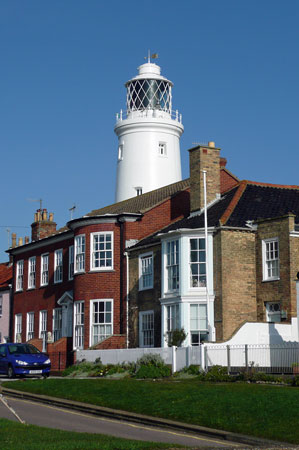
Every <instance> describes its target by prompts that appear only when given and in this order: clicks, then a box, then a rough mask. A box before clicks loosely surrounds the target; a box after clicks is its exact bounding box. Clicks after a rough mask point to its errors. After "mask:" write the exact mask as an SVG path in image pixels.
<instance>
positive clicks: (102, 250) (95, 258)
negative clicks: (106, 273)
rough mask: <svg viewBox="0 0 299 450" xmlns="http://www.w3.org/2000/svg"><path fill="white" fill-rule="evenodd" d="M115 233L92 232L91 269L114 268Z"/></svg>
mask: <svg viewBox="0 0 299 450" xmlns="http://www.w3.org/2000/svg"><path fill="white" fill-rule="evenodd" d="M112 255H113V233H111V232H103V233H92V234H91V268H90V269H91V270H105V269H106V270H112V269H113V257H112Z"/></svg>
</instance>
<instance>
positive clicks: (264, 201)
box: [131, 180, 299, 249]
mask: <svg viewBox="0 0 299 450" xmlns="http://www.w3.org/2000/svg"><path fill="white" fill-rule="evenodd" d="M289 213H293V214H294V215H295V223H296V224H298V223H299V186H282V185H274V184H267V183H256V182H253V181H247V180H243V181H241V182H239V183H238V185H237V186H236V187H234V188H232V189H231V190H230V191H228V192H226V193H224V194H222V196H221V198H220V199H219V200H218V201H216V202H214V203H213V204H211V205H210V206H209V207H208V211H207V216H208V227H218V226H228V227H236V228H247V224H246V222H247V221H257V220H262V219H271V218H276V217H281V216H284V215H286V214H289ZM197 228H204V213H203V212H201V213H200V214H198V215H193V216H189V217H187V218H184V219H181V220H178V221H177V222H175V223H172V224H171V225H169V226H167V227H165V228H163V229H162V230H160V231H158V232H156V233H154V234H152V235H151V236H148V237H146V238H144V239H142V240H141V241H139V242H138V243H137V244H136V245H135V246H134V247H131V249H133V248H138V247H140V246H145V245H152V244H155V243H157V242H159V240H160V236H158V235H161V234H166V233H169V232H170V231H175V230H179V229H190V230H192V229H197ZM248 230H249V228H248Z"/></svg>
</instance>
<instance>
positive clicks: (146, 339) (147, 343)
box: [139, 310, 155, 348]
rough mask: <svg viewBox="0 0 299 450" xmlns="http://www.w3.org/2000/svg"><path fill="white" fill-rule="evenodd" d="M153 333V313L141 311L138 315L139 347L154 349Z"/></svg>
mask: <svg viewBox="0 0 299 450" xmlns="http://www.w3.org/2000/svg"><path fill="white" fill-rule="evenodd" d="M154 331H155V319H154V311H153V310H149V311H141V312H140V313H139V347H143V348H144V347H154V342H155V334H154Z"/></svg>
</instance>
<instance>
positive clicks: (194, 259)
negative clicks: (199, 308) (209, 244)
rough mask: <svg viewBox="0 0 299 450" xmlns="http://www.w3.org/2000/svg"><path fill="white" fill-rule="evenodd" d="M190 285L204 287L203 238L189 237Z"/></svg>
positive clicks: (204, 252) (204, 259)
mask: <svg viewBox="0 0 299 450" xmlns="http://www.w3.org/2000/svg"><path fill="white" fill-rule="evenodd" d="M189 255H190V258H189V263H190V287H191V288H196V287H205V286H206V282H207V278H206V245H205V239H204V238H192V239H190V253H189Z"/></svg>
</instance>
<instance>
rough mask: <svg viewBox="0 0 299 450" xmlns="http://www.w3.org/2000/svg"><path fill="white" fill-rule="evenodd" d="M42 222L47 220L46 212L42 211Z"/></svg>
mask: <svg viewBox="0 0 299 450" xmlns="http://www.w3.org/2000/svg"><path fill="white" fill-rule="evenodd" d="M42 220H47V210H46V209H43V213H42Z"/></svg>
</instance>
